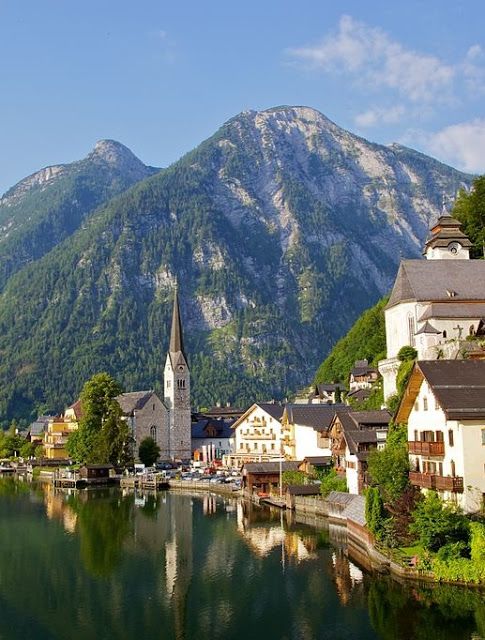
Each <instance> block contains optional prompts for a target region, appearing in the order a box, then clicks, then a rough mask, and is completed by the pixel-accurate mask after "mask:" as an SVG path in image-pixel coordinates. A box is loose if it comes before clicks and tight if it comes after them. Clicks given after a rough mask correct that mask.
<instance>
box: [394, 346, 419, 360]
mask: <svg viewBox="0 0 485 640" xmlns="http://www.w3.org/2000/svg"><path fill="white" fill-rule="evenodd" d="M417 357H418V352H417V351H416V349H415V348H414V347H410V346H409V345H406V346H404V347H401V348H400V349H399V352H398V354H397V359H398V360H400V361H401V362H409V361H411V360H416V358H417Z"/></svg>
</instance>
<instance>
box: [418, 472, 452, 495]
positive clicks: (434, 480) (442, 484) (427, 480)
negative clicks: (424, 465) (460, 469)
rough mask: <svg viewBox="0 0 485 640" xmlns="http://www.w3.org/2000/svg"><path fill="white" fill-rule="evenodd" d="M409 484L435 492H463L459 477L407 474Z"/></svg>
mask: <svg viewBox="0 0 485 640" xmlns="http://www.w3.org/2000/svg"><path fill="white" fill-rule="evenodd" d="M409 482H410V483H411V484H412V485H414V486H416V487H422V488H423V489H436V490H437V491H452V492H453V493H462V492H463V478H461V477H460V476H455V477H451V476H437V475H436V474H431V473H419V471H410V472H409Z"/></svg>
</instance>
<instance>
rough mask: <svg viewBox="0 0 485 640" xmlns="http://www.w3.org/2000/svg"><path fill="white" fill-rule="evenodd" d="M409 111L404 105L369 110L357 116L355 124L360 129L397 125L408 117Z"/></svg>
mask: <svg viewBox="0 0 485 640" xmlns="http://www.w3.org/2000/svg"><path fill="white" fill-rule="evenodd" d="M406 113H407V110H406V107H404V106H403V105H395V106H393V107H388V108H381V107H376V108H373V109H368V110H367V111H364V112H362V113H359V114H357V115H356V116H355V118H354V122H355V124H356V125H357V126H358V127H363V128H365V127H374V126H375V125H377V124H396V123H397V122H400V121H401V120H402V119H403V117H404V116H405V115H406Z"/></svg>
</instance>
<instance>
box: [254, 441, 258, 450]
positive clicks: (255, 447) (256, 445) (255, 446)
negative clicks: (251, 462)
mask: <svg viewBox="0 0 485 640" xmlns="http://www.w3.org/2000/svg"><path fill="white" fill-rule="evenodd" d="M257 448H258V443H257V442H255V443H254V444H253V449H254V450H255V451H256V449H257Z"/></svg>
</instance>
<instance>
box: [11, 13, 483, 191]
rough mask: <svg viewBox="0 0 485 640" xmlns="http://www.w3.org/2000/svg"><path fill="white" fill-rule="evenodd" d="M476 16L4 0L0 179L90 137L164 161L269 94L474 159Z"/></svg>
mask: <svg viewBox="0 0 485 640" xmlns="http://www.w3.org/2000/svg"><path fill="white" fill-rule="evenodd" d="M336 5H338V6H336ZM484 25H485V3H483V2H482V1H478V0H468V1H461V2H460V1H459V0H454V1H453V2H447V1H443V0H441V1H440V2H438V1H435V0H420V1H418V0H407V2H399V3H398V2H389V0H387V1H377V0H375V1H371V0H368V1H365V2H364V1H362V0H360V1H348V2H346V1H345V0H341V2H339V3H336V2H330V1H328V0H299V2H298V3H296V2H295V1H294V0H293V1H291V2H290V1H287V0H259V1H258V2H256V1H255V0H245V2H231V0H225V1H222V0H221V1H220V0H205V1H203V0H198V1H195V0H190V1H184V0H179V1H178V2H177V3H175V2H170V3H169V2H166V1H164V0H158V1H155V0H138V2H133V0H129V1H128V0H82V2H79V1H75V0H43V1H42V2H39V0H0V97H1V99H0V193H1V192H3V191H5V190H6V189H7V188H8V187H10V186H12V185H13V184H14V183H15V182H17V181H18V180H20V179H21V178H23V177H25V176H26V175H28V174H29V173H32V172H33V171H36V170H37V169H40V168H41V167H43V166H46V165H50V164H56V163H62V162H71V161H73V160H76V159H79V158H82V157H84V156H85V155H86V154H87V153H88V152H89V151H90V149H91V148H92V147H93V146H94V144H95V142H96V140H98V139H101V138H113V139H116V140H119V141H120V142H122V143H123V144H126V145H127V146H128V147H129V148H130V149H132V151H133V152H134V153H136V155H138V156H139V157H140V158H141V160H143V161H144V162H145V163H147V164H152V165H156V166H167V165H168V164H170V163H171V162H173V161H175V160H176V159H177V158H179V157H180V156H181V155H182V154H184V153H185V152H187V151H189V150H190V149H192V148H193V147H195V146H196V145H197V144H198V143H199V142H201V141H202V140H204V139H205V138H206V137H208V136H209V135H211V134H212V133H214V131H215V130H216V129H217V128H218V127H219V126H220V125H221V124H222V123H223V122H225V121H226V120H227V119H229V118H230V117H232V116H234V115H235V114H237V113H239V112H240V111H243V110H245V109H265V108H269V107H272V106H276V105H281V104H298V105H308V106H311V107H314V108H316V109H318V110H319V111H321V112H322V113H324V114H325V115H326V116H328V117H329V118H331V119H332V120H334V121H335V122H336V123H337V124H339V125H340V126H343V127H345V128H347V129H349V130H351V131H353V132H356V133H358V134H360V135H362V136H364V137H366V138H368V139H370V140H373V141H376V142H380V143H384V144H388V143H391V142H395V141H397V142H401V143H403V144H407V145H408V146H411V147H413V148H417V149H419V150H421V151H424V152H426V153H429V154H430V155H433V156H435V157H437V158H439V159H441V160H443V161H445V162H448V163H449V164H452V165H454V166H456V167H458V168H460V169H464V170H467V171H471V172H477V173H479V172H485V153H484V150H485V112H484V105H485V29H484Z"/></svg>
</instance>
